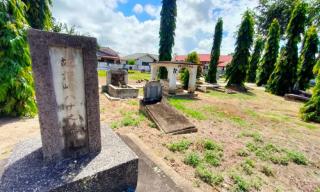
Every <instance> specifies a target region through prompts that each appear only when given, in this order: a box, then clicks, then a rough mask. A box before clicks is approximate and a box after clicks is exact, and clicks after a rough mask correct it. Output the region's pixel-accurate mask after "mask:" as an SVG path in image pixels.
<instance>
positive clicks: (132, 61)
mask: <svg viewBox="0 0 320 192" xmlns="http://www.w3.org/2000/svg"><path fill="white" fill-rule="evenodd" d="M135 64H136V60H134V59H129V60H128V65H135Z"/></svg>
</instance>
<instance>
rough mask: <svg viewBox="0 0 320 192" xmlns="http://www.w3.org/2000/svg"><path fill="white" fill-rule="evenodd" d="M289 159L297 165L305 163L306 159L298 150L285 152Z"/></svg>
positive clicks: (306, 162)
mask: <svg viewBox="0 0 320 192" xmlns="http://www.w3.org/2000/svg"><path fill="white" fill-rule="evenodd" d="M287 154H288V157H289V159H290V160H291V161H292V162H294V163H295V164H297V165H307V164H308V160H307V158H306V157H305V156H304V154H302V153H300V152H298V151H288V152H287Z"/></svg>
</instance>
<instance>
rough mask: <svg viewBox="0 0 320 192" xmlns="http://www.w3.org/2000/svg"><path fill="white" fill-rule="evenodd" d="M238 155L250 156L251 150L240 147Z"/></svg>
mask: <svg viewBox="0 0 320 192" xmlns="http://www.w3.org/2000/svg"><path fill="white" fill-rule="evenodd" d="M237 155H238V156H240V157H248V156H249V155H250V152H249V151H248V150H246V149H240V150H239V151H238V152H237Z"/></svg>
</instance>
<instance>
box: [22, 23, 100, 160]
mask: <svg viewBox="0 0 320 192" xmlns="http://www.w3.org/2000/svg"><path fill="white" fill-rule="evenodd" d="M28 41H29V44H30V51H31V56H32V69H33V74H34V79H35V85H36V98H37V104H38V109H39V121H40V130H41V138H42V152H43V156H44V159H45V160H46V161H54V160H59V159H63V158H67V157H72V158H75V157H80V156H83V155H87V154H95V153H98V152H99V151H100V150H101V135H100V116H99V92H98V78H97V57H96V47H97V46H96V45H97V44H96V39H95V38H89V37H80V36H69V35H65V34H57V33H49V32H42V31H38V30H33V29H31V30H29V33H28Z"/></svg>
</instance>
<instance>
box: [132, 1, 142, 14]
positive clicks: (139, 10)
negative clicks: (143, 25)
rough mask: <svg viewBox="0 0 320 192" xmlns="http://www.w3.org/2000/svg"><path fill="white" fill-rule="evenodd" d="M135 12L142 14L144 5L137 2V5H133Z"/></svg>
mask: <svg viewBox="0 0 320 192" xmlns="http://www.w3.org/2000/svg"><path fill="white" fill-rule="evenodd" d="M133 12H135V13H136V14H140V13H142V12H143V6H142V5H141V4H139V3H138V4H135V6H134V7H133Z"/></svg>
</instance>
